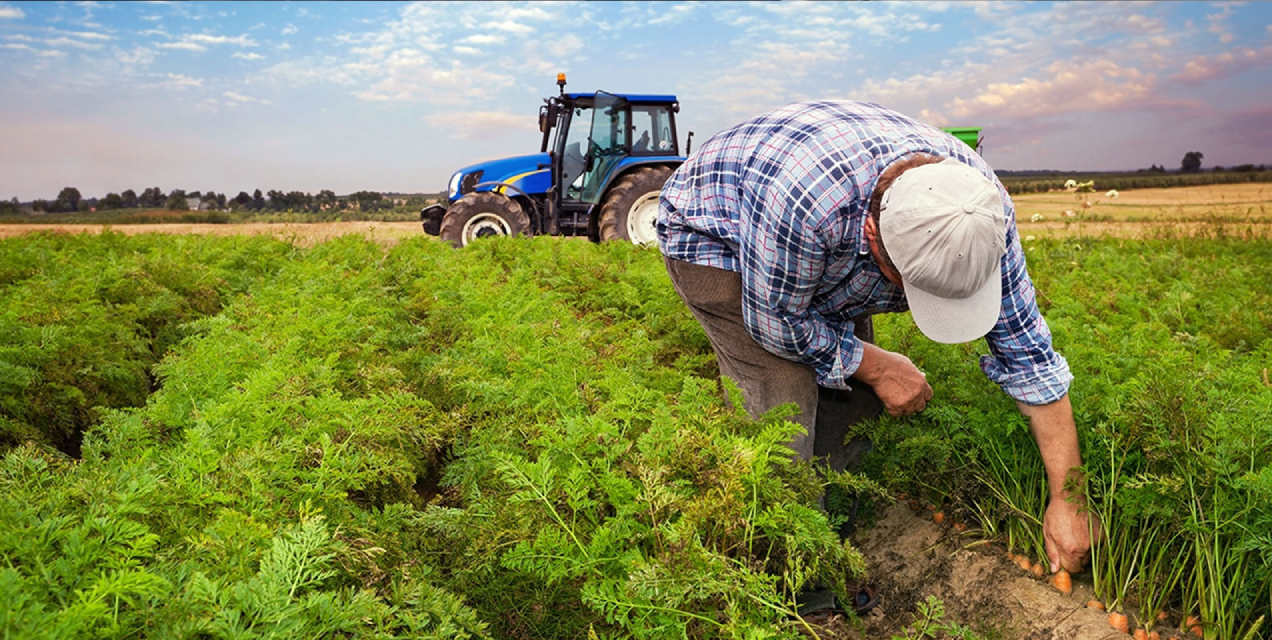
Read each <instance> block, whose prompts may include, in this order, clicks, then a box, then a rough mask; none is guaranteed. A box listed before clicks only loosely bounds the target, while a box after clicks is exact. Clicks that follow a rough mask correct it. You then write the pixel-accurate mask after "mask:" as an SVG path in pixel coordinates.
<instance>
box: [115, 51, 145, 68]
mask: <svg viewBox="0 0 1272 640" xmlns="http://www.w3.org/2000/svg"><path fill="white" fill-rule="evenodd" d="M116 58H117V59H118V60H119V61H120V62H122V63H124V64H130V65H131V64H139V65H143V66H144V65H148V64H150V63H151V62H154V60H155V52H154V51H151V50H150V49H147V48H145V47H134V48H133V50H132V51H121V52H119V54H118V55H117V56H116Z"/></svg>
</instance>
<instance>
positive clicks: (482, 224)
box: [438, 191, 530, 249]
mask: <svg viewBox="0 0 1272 640" xmlns="http://www.w3.org/2000/svg"><path fill="white" fill-rule="evenodd" d="M529 229H530V216H528V215H526V213H525V212H524V211H522V210H521V205H519V204H517V203H516V202H514V201H513V200H512V199H511V198H508V197H507V196H502V195H499V194H497V193H491V192H489V191H483V192H480V193H472V194H469V195H466V196H464V197H463V198H460V199H459V201H457V202H456V203H455V204H453V205H451V206H450V208H449V209H447V210H446V215H445V216H443V217H442V228H441V233H439V234H438V235H440V236H441V237H442V240H445V241H447V242H449V243H451V244H452V245H454V246H455V248H456V249H458V248H461V247H465V246H467V245H468V243H470V242H472V241H473V240H476V239H478V238H489V237H492V236H520V235H527V234H528V230H529Z"/></svg>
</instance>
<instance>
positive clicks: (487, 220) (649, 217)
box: [420, 73, 693, 247]
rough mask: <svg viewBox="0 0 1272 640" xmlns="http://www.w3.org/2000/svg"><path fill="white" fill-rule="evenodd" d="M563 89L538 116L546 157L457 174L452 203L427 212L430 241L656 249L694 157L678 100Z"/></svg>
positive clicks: (450, 189) (450, 190)
mask: <svg viewBox="0 0 1272 640" xmlns="http://www.w3.org/2000/svg"><path fill="white" fill-rule="evenodd" d="M557 86H558V88H559V90H560V95H557V96H554V97H551V98H547V99H545V100H544V103H545V104H544V105H542V106H541V107H539V131H540V132H541V133H542V134H543V141H542V144H541V146H540V149H539V153H537V154H533V155H528V156H518V157H514V158H504V159H500V160H492V161H490V162H483V163H480V164H475V165H471V166H468V167H464V168H463V169H460V170H459V171H456V172H455V174H454V175H452V176H451V179H450V182H449V184H448V185H447V189H446V199H447V204H446V205H445V206H443V205H440V204H435V205H432V206H429V207H425V208H424V210H422V211H420V221H421V222H422V223H423V226H424V231H425V232H426V233H428V234H430V235H435V236H441V238H442V239H443V240H446V241H448V242H450V243H451V244H452V245H454V246H456V247H463V246H466V245H468V243H470V242H472V241H474V240H476V239H478V238H484V237H490V236H522V235H531V236H533V235H554V236H557V235H560V236H586V237H588V238H590V239H592V240H593V241H607V240H626V241H630V242H633V243H636V244H653V243H655V242H656V241H657V237H656V236H655V230H654V224H655V222H656V221H657V219H658V194H659V192H660V191H661V190H662V187H663V183H664V182H666V181H667V178H668V177H670V176H671V174H672V172H673V171H675V170H676V167H678V166H680V164H681V163H682V162H684V161H685V156H686V155H688V149H687V148H686V149H685V154H684V155H682V154H681V152H680V144H679V143H678V141H677V132H676V114H677V113H679V112H680V103H679V102H678V101H677V100H676V96H673V95H640V94H611V93H606V92H604V91H597V92H595V93H566V92H565V74H563V73H562V74H558V75H557ZM554 131H555V136H553V132H554ZM692 137H693V132H689V138H690V139H692ZM549 144H551V147H550V148H549ZM689 144H691V142H690V140H686V147H688V145H689Z"/></svg>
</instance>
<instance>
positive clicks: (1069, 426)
mask: <svg viewBox="0 0 1272 640" xmlns="http://www.w3.org/2000/svg"><path fill="white" fill-rule="evenodd" d="M1016 406H1017V407H1019V408H1020V413H1022V414H1024V416H1025V417H1027V418H1029V427H1030V430H1031V431H1033V436H1034V439H1035V440H1037V441H1038V451H1039V453H1041V454H1042V464H1043V467H1045V468H1046V472H1047V489H1048V493H1049V495H1050V501H1049V502H1048V504H1047V512H1046V514H1045V515H1044V516H1043V520H1042V534H1043V538H1044V544H1045V546H1046V551H1047V559H1048V560H1049V561H1050V562H1051V571H1052V572H1053V573H1054V572H1056V571H1058V570H1060V569H1062V568H1063V569H1066V570H1068V571H1079V570H1081V569H1082V567H1083V566H1084V565H1086V562H1087V559H1088V557H1089V554H1090V550H1091V530H1090V528H1089V527H1088V524H1087V518H1088V511H1087V509H1086V496H1084V495H1083V494H1082V492H1081V489H1080V481H1081V475H1080V472H1079V471H1078V468H1079V467H1081V466H1082V454H1081V453H1080V452H1079V451H1078V430H1077V427H1076V426H1075V424H1074V421H1073V407H1072V405H1070V404H1069V396H1068V395H1067V394H1066V395H1065V396H1064V397H1062V398H1060V399H1059V400H1056V401H1055V402H1052V403H1050V404H1042V405H1028V404H1025V403H1023V402H1017V403H1016ZM1071 482H1072V483H1076V484H1078V485H1079V486H1078V487H1077V488H1075V490H1073V491H1071V490H1070V489H1069V486H1067V485H1069V484H1070V483H1071ZM1097 526H1098V525H1097Z"/></svg>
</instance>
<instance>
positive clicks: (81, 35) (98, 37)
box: [61, 31, 115, 40]
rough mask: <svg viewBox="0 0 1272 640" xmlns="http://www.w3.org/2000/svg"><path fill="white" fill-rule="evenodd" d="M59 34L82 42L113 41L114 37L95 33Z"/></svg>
mask: <svg viewBox="0 0 1272 640" xmlns="http://www.w3.org/2000/svg"><path fill="white" fill-rule="evenodd" d="M61 33H62V34H63V35H68V36H71V37H75V38H81V39H84V40H114V39H115V36H110V35H106V34H104V33H97V32H95V31H63V32H61Z"/></svg>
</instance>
